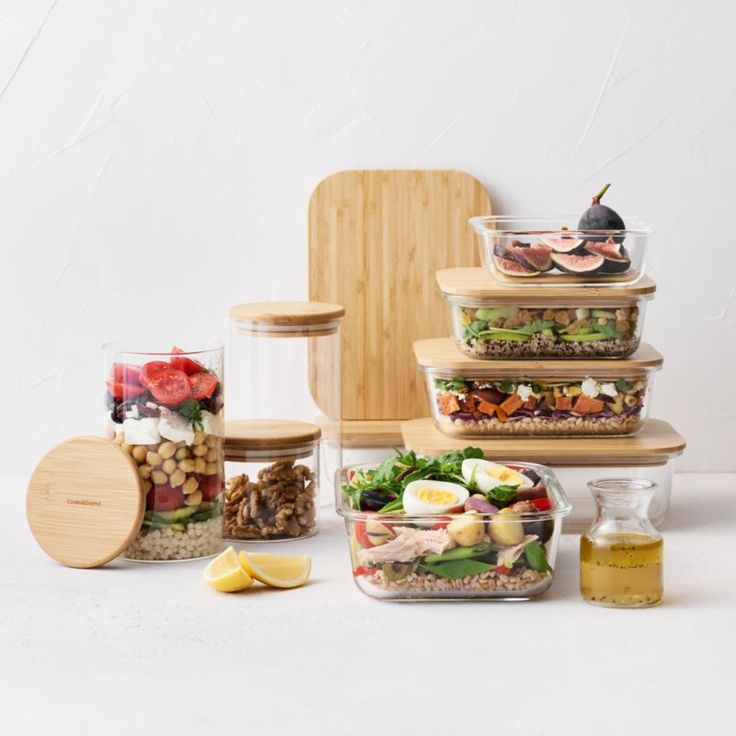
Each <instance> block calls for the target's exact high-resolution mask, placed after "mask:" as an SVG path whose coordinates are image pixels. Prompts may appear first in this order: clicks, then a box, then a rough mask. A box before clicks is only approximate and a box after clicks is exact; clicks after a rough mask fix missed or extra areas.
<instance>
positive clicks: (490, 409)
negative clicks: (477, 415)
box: [478, 401, 498, 417]
mask: <svg viewBox="0 0 736 736" xmlns="http://www.w3.org/2000/svg"><path fill="white" fill-rule="evenodd" d="M497 409H498V406H497V405H496V404H491V402H490V401H481V402H480V403H479V404H478V411H480V412H483V414H486V415H487V416H489V417H492V416H493V415H494V414H495V413H496V411H497Z"/></svg>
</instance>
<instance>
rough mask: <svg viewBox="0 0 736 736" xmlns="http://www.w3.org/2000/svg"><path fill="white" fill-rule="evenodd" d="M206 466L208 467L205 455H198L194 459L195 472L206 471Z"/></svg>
mask: <svg viewBox="0 0 736 736" xmlns="http://www.w3.org/2000/svg"><path fill="white" fill-rule="evenodd" d="M206 467H207V461H206V460H205V459H204V458H203V457H198V458H197V459H196V460H195V461H194V472H195V473H204V471H205V468H206Z"/></svg>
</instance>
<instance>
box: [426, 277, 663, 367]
mask: <svg viewBox="0 0 736 736" xmlns="http://www.w3.org/2000/svg"><path fill="white" fill-rule="evenodd" d="M437 283H438V285H439V287H440V291H441V292H442V294H443V296H444V297H445V299H446V300H447V303H448V306H449V308H450V318H451V320H452V327H453V332H454V334H455V344H456V345H457V347H458V348H459V349H460V350H461V351H462V352H463V353H465V355H467V356H469V357H471V358H486V359H495V358H501V359H503V358H626V357H628V356H629V355H631V354H632V353H633V352H634V351H635V350H636V349H637V348H638V347H639V342H640V340H641V334H642V328H643V324H644V310H645V307H646V303H647V301H649V300H650V299H652V298H653V296H654V291H655V289H656V287H655V284H654V281H652V280H651V279H650V278H649V277H648V276H644V277H643V278H642V279H641V280H640V281H639V282H638V283H636V284H635V285H633V286H612V287H610V288H607V289H599V288H597V287H586V288H581V289H569V288H567V287H558V288H556V289H552V288H549V289H537V288H534V287H529V286H525V285H523V284H522V285H520V286H508V285H505V284H499V283H498V282H497V281H495V280H494V279H492V278H490V277H489V276H488V274H487V273H486V272H485V271H484V270H483V269H482V268H450V269H445V270H442V271H438V272H437Z"/></svg>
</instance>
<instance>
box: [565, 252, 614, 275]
mask: <svg viewBox="0 0 736 736" xmlns="http://www.w3.org/2000/svg"><path fill="white" fill-rule="evenodd" d="M552 260H553V261H554V264H555V266H557V268H559V269H560V271H565V273H575V274H580V273H594V272H596V271H599V270H601V269H602V267H603V264H604V263H605V258H603V256H601V255H594V254H593V253H591V254H590V255H587V256H576V255H573V254H572V253H553V254H552Z"/></svg>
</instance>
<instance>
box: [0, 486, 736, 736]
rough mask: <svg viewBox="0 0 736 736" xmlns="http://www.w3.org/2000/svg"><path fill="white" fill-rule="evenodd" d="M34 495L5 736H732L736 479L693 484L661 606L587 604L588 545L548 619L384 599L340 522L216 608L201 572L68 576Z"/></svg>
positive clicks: (2, 686)
mask: <svg viewBox="0 0 736 736" xmlns="http://www.w3.org/2000/svg"><path fill="white" fill-rule="evenodd" d="M26 480H27V479H26V478H24V477H20V476H2V481H3V484H2V485H3V489H2V490H3V494H4V496H5V499H6V509H5V513H4V514H2V516H0V525H1V527H2V534H1V536H0V538H1V539H2V540H3V546H2V552H3V555H2V564H1V565H0V730H2V732H4V733H7V734H13V735H14V734H35V733H48V734H52V735H53V736H64V735H65V734H74V735H75V736H80V735H82V734H105V735H107V734H111V735H116V734H126V736H129V735H130V734H149V733H150V734H169V733H170V734H176V735H177V736H178V735H180V734H190V733H191V734H200V733H207V732H211V733H219V734H231V733H232V734H243V735H246V734H254V733H256V732H257V730H263V731H264V732H265V731H267V732H268V733H273V734H280V733H292V734H332V733H335V734H346V736H353V735H354V734H371V736H377V735H379V734H380V735H381V736H392V735H393V734H404V733H406V734H435V733H436V734H444V733H457V734H471V733H474V734H475V733H479V734H480V733H483V734H486V733H489V734H491V733H494V732H495V733H499V734H500V733H503V734H525V736H526V735H528V734H577V733H581V734H582V733H585V734H586V735H588V736H591V735H595V734H617V735H618V734H622V733H624V734H625V733H643V734H658V733H668V734H679V733H685V732H690V731H693V732H695V733H705V729H706V727H707V733H708V734H709V736H710V734H733V733H734V732H735V730H734V729H735V728H736V727H734V725H733V720H732V718H733V717H732V715H731V714H732V709H731V704H732V702H733V700H734V698H736V502H735V501H734V499H736V476H734V475H730V476H729V475H699V476H696V475H679V476H677V478H676V484H675V491H674V498H673V503H672V508H671V512H670V516H669V519H668V522H667V523H666V524H665V525H664V527H663V532H664V534H665V585H666V597H665V602H664V604H663V605H661V606H660V607H658V608H655V609H648V610H635V611H620V610H611V609H602V608H595V607H593V606H590V605H587V604H585V603H584V602H583V601H582V600H581V599H580V598H579V596H578V591H577V585H578V573H577V545H578V538H577V536H576V535H564V536H563V538H562V542H561V548H560V554H559V558H558V565H557V578H556V580H555V583H554V585H553V586H552V588H551V590H550V591H549V592H548V593H547V594H546V595H545V596H544V598H542V599H541V600H539V601H535V602H529V603H511V604H509V603H410V604H398V603H385V602H379V601H374V600H371V599H369V598H367V597H366V596H364V595H363V594H361V593H360V592H359V591H358V590H357V588H355V586H354V585H353V582H352V579H351V574H350V570H349V563H348V554H347V544H346V540H345V533H344V530H343V527H342V525H341V523H340V521H339V520H338V519H337V518H336V517H335V518H333V517H332V512H331V511H328V512H327V513H326V514H325V517H326V518H323V525H322V526H323V528H322V531H321V532H320V534H318V535H317V536H316V537H313V538H312V539H309V540H304V541H302V542H290V543H286V544H277V545H268V549H269V550H272V551H274V552H282V553H284V554H288V553H309V554H311V555H312V556H313V578H312V581H311V583H310V584H309V585H308V586H306V587H304V588H301V589H296V590H290V591H276V590H269V589H266V588H263V587H259V588H253V589H252V590H251V591H248V592H246V593H242V594H234V595H226V594H222V593H217V592H216V591H214V590H212V589H210V588H209V587H208V586H206V585H205V584H204V583H203V582H202V580H201V578H200V573H201V571H202V568H203V567H204V563H203V562H201V561H200V562H192V563H175V564H153V565H152V564H137V563H129V562H123V561H116V562H114V563H112V564H110V565H108V566H106V567H105V568H102V569H98V570H73V569H68V568H64V567H61V566H59V565H57V564H56V563H54V562H53V561H51V560H50V559H48V558H47V557H46V556H45V555H44V554H43V552H42V551H41V550H40V549H39V548H38V547H37V546H36V545H35V543H34V542H33V540H32V538H31V536H30V534H29V532H28V530H27V527H26V524H25V519H24V513H23V501H24V491H25V484H26ZM259 549H261V550H263V549H264V545H259ZM215 729H216V731H215Z"/></svg>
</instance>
